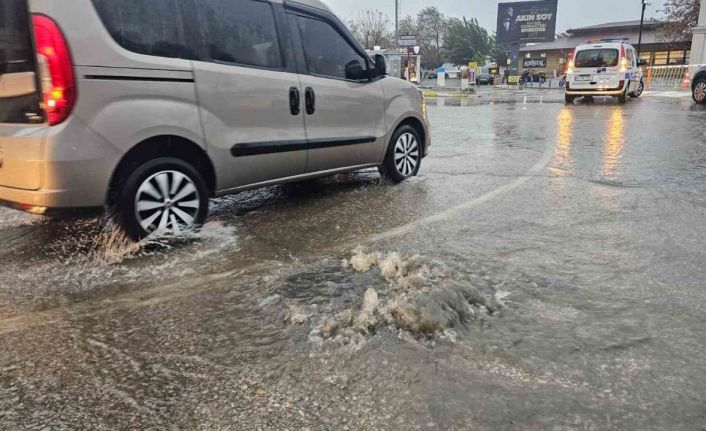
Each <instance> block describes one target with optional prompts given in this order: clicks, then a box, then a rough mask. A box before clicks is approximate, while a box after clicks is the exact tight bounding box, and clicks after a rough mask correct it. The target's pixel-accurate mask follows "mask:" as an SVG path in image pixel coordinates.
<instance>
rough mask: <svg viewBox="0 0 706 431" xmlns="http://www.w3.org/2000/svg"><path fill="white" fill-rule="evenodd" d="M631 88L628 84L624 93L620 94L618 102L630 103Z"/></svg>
mask: <svg viewBox="0 0 706 431" xmlns="http://www.w3.org/2000/svg"><path fill="white" fill-rule="evenodd" d="M629 89H630V86H629V85H628V86H627V87H626V88H625V91H623V93H622V94H621V95H620V96H618V103H619V104H621V105H624V104H626V103H628V91H629Z"/></svg>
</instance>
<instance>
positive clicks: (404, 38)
mask: <svg viewBox="0 0 706 431" xmlns="http://www.w3.org/2000/svg"><path fill="white" fill-rule="evenodd" d="M399 44H400V46H415V45H417V36H414V35H412V34H403V35H400V40H399Z"/></svg>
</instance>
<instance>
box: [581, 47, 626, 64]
mask: <svg viewBox="0 0 706 431" xmlns="http://www.w3.org/2000/svg"><path fill="white" fill-rule="evenodd" d="M618 57H619V55H618V50H617V49H585V50H583V51H579V52H578V53H577V54H576V59H575V60H574V64H575V66H576V67H615V66H617V65H618Z"/></svg>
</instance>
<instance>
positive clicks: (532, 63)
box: [522, 58, 547, 69]
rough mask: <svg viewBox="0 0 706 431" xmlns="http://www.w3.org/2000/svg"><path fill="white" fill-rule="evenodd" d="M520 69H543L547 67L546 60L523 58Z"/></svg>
mask: <svg viewBox="0 0 706 431" xmlns="http://www.w3.org/2000/svg"><path fill="white" fill-rule="evenodd" d="M522 67H523V68H525V69H534V68H538V67H541V68H545V67H547V59H546V58H525V59H524V60H522Z"/></svg>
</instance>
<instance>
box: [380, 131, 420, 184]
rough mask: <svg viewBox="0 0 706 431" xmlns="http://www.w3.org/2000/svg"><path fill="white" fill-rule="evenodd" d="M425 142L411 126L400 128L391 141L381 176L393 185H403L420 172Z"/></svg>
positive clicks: (381, 169)
mask: <svg viewBox="0 0 706 431" xmlns="http://www.w3.org/2000/svg"><path fill="white" fill-rule="evenodd" d="M423 146H424V141H423V140H422V139H421V136H420V135H419V131H417V129H415V128H414V127H412V126H410V125H403V126H400V127H399V128H398V129H397V130H396V131H395V133H394V134H393V135H392V139H390V144H389V145H388V148H387V153H386V154H385V161H384V162H383V164H382V166H381V167H380V174H381V175H382V176H383V177H384V178H386V179H387V180H389V181H392V182H393V183H395V184H397V183H401V182H402V181H404V180H406V179H408V178H411V177H413V176H415V175H417V173H418V172H419V168H420V167H421V164H422V154H423V149H424V147H423Z"/></svg>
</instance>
